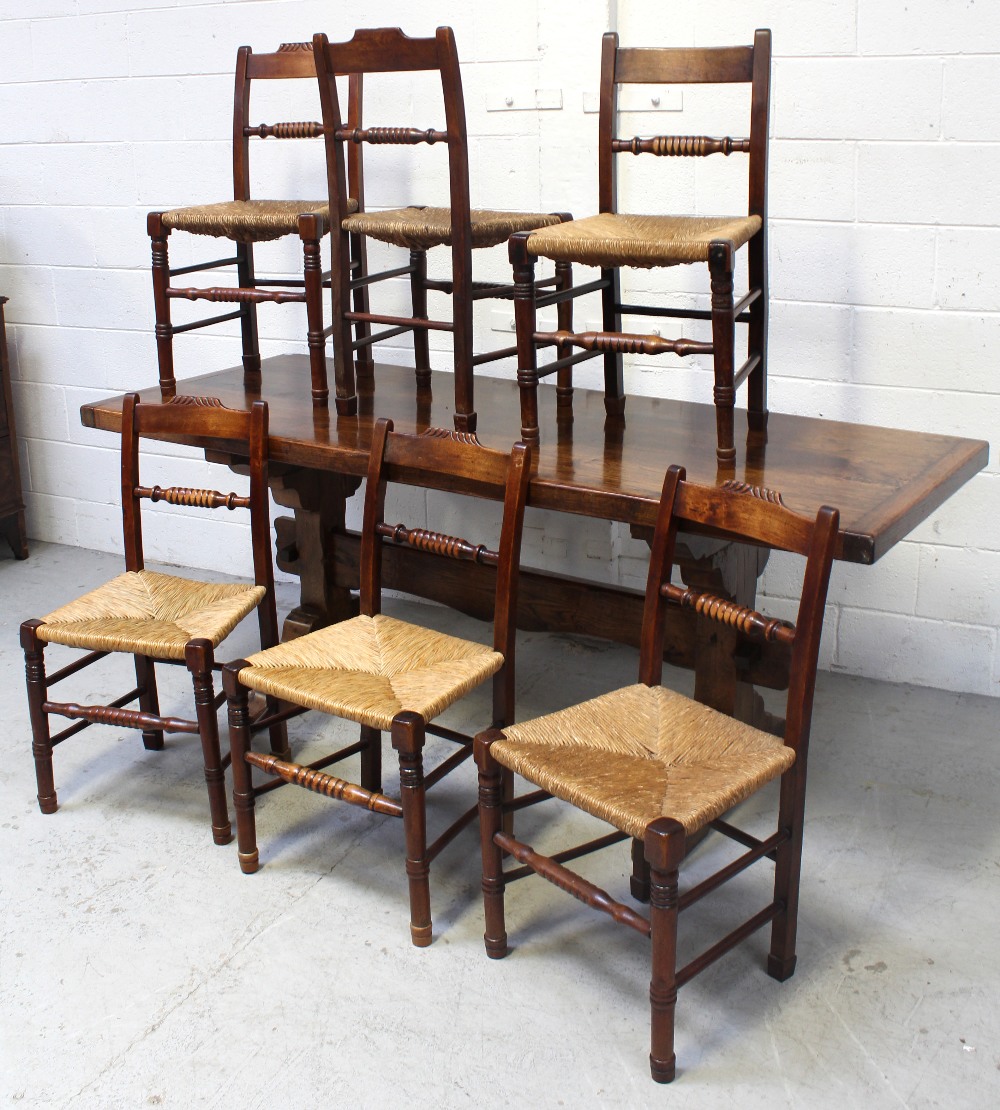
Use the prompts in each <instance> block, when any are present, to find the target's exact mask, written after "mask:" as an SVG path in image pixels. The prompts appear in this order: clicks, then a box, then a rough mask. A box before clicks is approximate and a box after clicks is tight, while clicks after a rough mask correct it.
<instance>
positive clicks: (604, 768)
mask: <svg viewBox="0 0 1000 1110" xmlns="http://www.w3.org/2000/svg"><path fill="white" fill-rule="evenodd" d="M838 520H839V517H838V514H837V512H836V511H835V510H834V509H830V508H827V507H824V508H822V509H820V510H819V512H818V513H817V515H816V518H815V520H811V519H808V518H806V517H802V516H799V515H797V514H795V513H792V512H790V511H789V510H788V509H786V508H785V507H784V506H783V505H781V504H779V503H775V502H769V501H766V500H763V499H760V498H759V497H758V496H755V494H754V493H753V492H752V491H746V492H731V491H728V490H724V489H714V488H713V489H706V488H704V487H700V486H696V485H692V484H689V483H687V482H685V481H684V472H683V471H682V470H681V469H680V468H678V467H671V469H670V470H669V471H668V472H667V475H666V478H665V481H664V485H663V495H662V500H661V502H660V509H659V516H658V520H657V524H656V530H655V534H654V540H653V546H652V553H651V557H650V565H649V577H648V580H647V586H646V601H645V609H644V612H643V630H642V640H641V649H640V664H639V681H638V683H637V684H636V685H634V686H627V687H624V688H622V689H618V690H614V691H612V692H611V693H607V694H602V695H600V696H598V697H596V698H593V699H591V700H590V701H586V702H584V703H582V704H580V705H575V706H572V707H571V708H568V709H564V710H562V711H560V712H556V713H552V714H549V715H548V716H544V717H539V718H537V719H535V720H532V721H525V722H523V723H521V724H516V725H511V726H508V727H506V728H504V729H502V730H492V731H489V732H486V733H481V734H480V735H479V736H477V737H476V749H475V756H476V763H477V765H478V767H479V775H480V777H479V783H480V792H479V806H480V831H481V841H482V854H483V897H484V902H485V910H486V933H485V941H486V951H487V954H488V955H489V956H491V957H493V958H494V959H499V958H501V957H503V956H506V955H507V951H508V947H507V933H506V926H505V920H504V900H505V888H506V886H507V885H509V884H510V883H511V882H513V881H514V880H517V879H520V878H522V877H524V876H526V875H531V874H538V875H541V876H542V877H544V878H546V879H548V880H549V881H550V882H552V883H554V884H555V885H556V886H559V887H561V888H562V889H563V890H566V891H568V892H569V893H570V894H573V895H574V896H575V897H576V898H578V899H579V900H580V901H581V902H584V903H585V904H587V905H588V906H592V907H593V908H595V909H598V910H601V911H603V912H604V913H606V914H608V915H610V916H611V917H612V918H613V919H614V920H615V921H617V922H618V923H620V924H622V925H625V926H627V927H628V928H629V929H632V930H634V931H636V932H638V933H639V934H640V935H642V936H644V937H647V938H649V940H650V942H651V948H652V980H651V983H650V990H649V997H650V1004H651V1013H652V1031H651V1051H650V1068H651V1071H652V1075H653V1078H654V1079H655V1080H657V1081H658V1082H661V1083H666V1082H669V1081H670V1080H671V1079H673V1078H674V1069H675V1059H674V1009H675V1004H676V1000H677V991H678V989H679V988H680V987H682V986H683V985H684V984H685V983H687V982H688V981H689V980H690V979H692V978H693V977H694V976H695V975H697V974H698V973H699V972H700V971H702V970H703V969H704V968H706V967H708V966H709V965H710V964H711V963H713V962H714V961H715V960H716V959H717V958H718V957H720V956H721V955H723V954H724V953H725V952H727V951H729V950H730V949H731V948H733V947H734V946H735V945H736V944H738V943H740V942H741V941H743V940H745V939H746V938H748V937H749V936H751V935H752V934H753V933H755V932H756V931H757V930H758V929H761V928H763V927H764V926H765V925H770V927H771V940H770V952H769V954H768V957H767V972H768V974H769V975H770V976H772V977H773V978H775V979H778V980H784V979H787V978H788V977H789V976H790V975H791V974H792V972H793V971H794V969H795V937H796V920H797V913H798V900H799V874H800V864H801V855H802V831H803V815H804V807H805V793H806V759H807V753H808V746H809V729H810V720H811V714H812V704H813V692H814V688H815V682H816V665H817V657H818V652H819V643H820V634H821V631H822V627H823V609H824V604H825V600H826V592H827V584H828V582H829V576H830V567H831V561H832V559H833V553H834V548H835V545H836V542H837V528H838ZM691 527H700V528H709V529H712V530H716V531H718V532H725V533H729V534H732V535H740V536H743V537H745V538H746V539H748V540H750V541H753V542H757V543H762V544H766V545H768V546H773V547H781V548H785V549H787V550H790V551H794V552H797V553H798V554H800V555H804V556H805V557H806V564H805V570H804V577H803V582H802V592H801V600H800V603H799V609H798V617H797V621H796V624H795V625H794V626H793V625H790V624H787V623H785V622H783V621H781V620H778V619H774V618H769V617H767V616H765V615H764V614H762V613H759V612H757V611H755V610H751V609H747V608H743V607H740V606H738V605H736V604H735V603H734V602H731V601H728V600H726V599H724V598H719V597H715V596H713V595H711V594H709V593H706V592H704V591H699V590H695V589H692V588H685V587H682V586H678V585H674V584H673V583H671V581H670V577H671V570H672V564H673V556H674V545H675V541H676V536H677V531H678V528H685V529H690V528H691ZM668 605H676V606H681V607H685V608H690V609H693V610H695V611H696V612H697V613H700V614H702V615H704V616H705V617H707V618H710V619H713V620H716V621H720V622H722V623H724V624H727V625H730V626H735V627H736V628H738V629H739V630H740V631H741V632H743V633H744V634H745V635H746V636H748V637H750V638H751V639H756V640H758V641H760V642H769V643H772V644H775V645H776V646H778V647H779V648H780V647H783V648H784V649H786V650H787V651H788V653H789V660H790V672H789V674H790V679H789V686H788V700H787V706H786V713H787V716H786V720H785V725H784V736H783V737H781V738H779V737H777V736H774V735H772V734H771V733H769V732H764V731H761V730H760V729H757V728H755V727H753V726H752V725H749V724H744V723H743V722H741V721H737V720H734V719H733V718H731V717H728V716H726V715H725V714H722V713H719V712H717V711H716V710H714V709H710V708H709V707H708V706H705V705H702V704H700V703H699V702H696V701H693V700H691V699H689V698H687V697H685V696H683V695H681V694H678V693H674V692H673V691H671V690H669V689H666V688H664V687H663V686H662V685H661V680H662V668H663V632H664V619H665V613H666V608H667V606H668ZM511 771H513V772H515V773H516V774H517V775H520V776H522V777H523V778H524V779H526V780H527V781H528V782H529V783H531V784H533V785H534V786H535V787H537V788H538V789H537V790H535V791H533V792H529V793H527V794H524V795H522V796H520V797H515V798H513V799H512V800H510V801H505V800H504V798H503V796H502V790H501V781H502V777H503V775H505V774H509V773H510V772H511ZM774 780H780V788H779V797H778V806H777V808H778V813H777V822H776V826H774V827H773V831H771V832H770V833H767V832H766V831H765V833H764V834H763V835H762V836H757V835H754V834H753V833H751V832H749V831H747V830H746V829H743V828H738V827H736V825H734V824H732V823H731V820H730V819H729V818H727V819H725V820H724V819H723V815H724V814H728V811H729V810H731V809H732V808H733V807H734V806H736V805H738V804H739V803H740V802H742V801H744V800H746V799H747V798H749V797H750V796H751V795H752V794H754V793H755V792H756V791H758V790H759V789H760V788H761V787H763V786H764V785H765V784H767V783H769V782H772V781H774ZM552 797H556V798H559V799H561V800H562V801H564V802H568V803H569V804H570V805H573V806H575V807H577V808H578V809H580V810H583V811H585V812H586V813H588V814H590V815H592V816H593V817H597V818H600V819H601V820H602V821H605V822H607V823H608V824H610V825H611V826H612V829H613V831H612V832H611V833H610V834H608V835H606V836H603V837H600V838H599V839H596V840H593V841H590V842H588V843H587V844H584V845H580V846H579V847H575V848H570V849H568V850H566V851H563V852H558V853H555V854H553V855H551V856H545V855H542V854H540V853H539V852H536V851H535V850H534V849H533V848H532V847H531V846H530V845H529V844H526V843H524V842H522V841H519V840H516V839H515V838H514V837H513V836H512V835H510V834H509V833H508V832H507V831H505V829H504V826H503V818H504V815H505V814H506V813H508V812H513V811H514V810H516V809H523V808H524V807H525V806H527V805H533V804H536V803H538V802H541V801H544V800H546V799H549V798H552ZM703 829H714V830H716V831H717V832H719V833H721V834H722V835H723V836H724V837H726V838H729V840H731V841H732V843H733V845H737V846H740V847H741V848H742V849H743V851H742V854H736V853H735V852H724V853H723V859H724V862H723V863H722V866H720V867H718V870H716V871H715V872H714V873H713V874H711V875H710V876H709V877H708V878H705V879H702V880H701V881H700V882H697V883H694V884H689V886H688V889H686V890H683V891H680V890H679V887H678V868H679V866H680V863H681V860H682V859H683V858H684V855H685V850H686V846H687V844H688V838H691V837H694V836H695V835H696V834H698V833H699V832H700V831H701V830H703ZM624 840H631V841H632V843H633V868H634V870H633V886H632V890H633V894H635V895H636V896H637V897H638V899H639V900H640V901H648V902H649V905H650V912H649V916H648V917H646V916H644V915H643V914H641V913H639V912H637V911H636V910H635V909H633V908H632V907H631V906H630V905H627V904H625V903H623V902H620V901H618V900H616V899H615V898H614V897H613V896H612V895H611V894H608V893H607V892H606V891H604V890H602V889H601V888H600V887H598V886H596V885H595V884H594V883H592V882H589V881H588V880H586V879H584V878H582V877H581V876H580V875H578V874H576V873H575V872H573V871H571V870H570V869H569V868H567V867H566V866H565V862H566V861H568V860H572V859H576V858H578V857H580V856H583V855H586V854H588V853H589V852H593V851H596V850H597V849H599V848H603V847H606V846H608V845H610V844H614V843H617V842H620V841H624ZM706 847H708V846H706ZM719 847H722V845H719ZM505 856H507V857H510V858H511V860H512V861H515V862H516V863H518V864H520V865H521V866H519V867H508V868H506V869H505V867H504V857H505ZM733 857H735V858H733ZM767 860H770V861H772V862H773V864H774V877H773V890H769V891H768V892H767V895H766V900H764V902H763V905H762V906H761V905H760V902H759V901H758V902H757V904H756V905H754V906H753V907H752V909H753V912H752V913H751V914H750V915H749V916H748V917H746V918H745V919H743V920H742V921H740V922H738V923H736V924H735V925H734V924H733V923H732V922H729V926H728V928H729V931H728V932H725V933H724V934H723V935H722V936H721V939H718V940H715V941H714V943H709V944H708V945H707V946H704V945H705V941H704V940H703V938H702V936H701V935H700V932H699V935H697V936H696V937H694V938H693V940H694V941H697V942H698V943H699V946H703V947H702V951H701V953H700V954H699V955H697V956H695V957H694V958H693V959H691V960H689V961H688V962H687V963H685V964H684V965H683V966H680V967H678V963H677V928H678V915H679V914H680V913H681V912H683V911H684V910H686V909H688V908H689V907H690V906H691V905H693V904H694V903H696V902H698V901H699V900H700V899H701V898H702V897H704V896H705V895H708V894H710V893H711V892H712V891H714V890H716V888H718V887H719V886H721V885H722V884H723V883H725V882H728V881H729V880H730V879H733V878H734V877H735V876H736V875H738V874H741V873H742V872H743V871H745V869H746V868H748V867H750V866H751V865H752V864H754V863H757V862H759V861H767ZM708 862H710V861H706V864H707V863H708ZM718 862H719V861H718V859H716V860H715V863H716V864H718ZM741 885H743V886H744V887H745V889H744V891H743V893H744V894H745V895H746V896H747V897H752V896H753V885H754V884H753V883H752V882H751V881H750V880H749V878H748V879H747V880H746V881H745V883H743V884H741ZM765 889H766V888H765ZM737 896H738V892H734V893H732V894H731V896H730V900H733V899H735V898H736V897H737ZM756 897H757V898H758V899H759V898H760V897H761V893H760V891H759V890H758V893H757V895H756ZM728 912H729V913H731V914H732V913H734V912H736V911H733V910H730V911H728ZM719 916H721V915H719ZM699 928H700V929H704V928H705V926H704V924H703V923H701V924H700V926H699ZM720 931H721V930H720Z"/></svg>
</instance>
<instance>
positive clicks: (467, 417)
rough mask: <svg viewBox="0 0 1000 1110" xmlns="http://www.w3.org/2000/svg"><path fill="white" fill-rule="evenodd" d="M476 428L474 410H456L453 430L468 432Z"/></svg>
mask: <svg viewBox="0 0 1000 1110" xmlns="http://www.w3.org/2000/svg"><path fill="white" fill-rule="evenodd" d="M475 430H476V413H474V412H456V413H455V431H456V432H469V433H470V434H471V433H472V432H474V431H475Z"/></svg>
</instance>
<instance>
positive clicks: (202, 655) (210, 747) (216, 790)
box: [184, 640, 233, 844]
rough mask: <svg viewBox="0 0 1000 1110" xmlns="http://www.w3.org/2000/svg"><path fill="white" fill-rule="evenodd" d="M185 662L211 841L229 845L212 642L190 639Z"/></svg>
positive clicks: (230, 833)
mask: <svg viewBox="0 0 1000 1110" xmlns="http://www.w3.org/2000/svg"><path fill="white" fill-rule="evenodd" d="M184 661H185V662H186V663H187V668H188V670H189V671H190V672H191V681H192V683H193V684H194V705H195V711H196V713H197V719H198V735H199V737H200V738H201V753H202V759H203V760H204V763H205V785H206V786H207V787H208V806H209V810H210V812H211V814H212V839H213V840H214V841H215V843H216V844H228V843H229V842H230V841H231V840H232V839H233V827H232V825H231V824H230V823H229V809H228V806H227V805H226V772H225V771H224V770H223V767H222V752H221V751H220V750H219V716H218V713H217V711H216V708H215V684H214V683H213V681H212V665H213V663H214V662H215V658H214V650H213V648H212V642H211V640H190V641H189V642H188V644H187V647H186V648H185V649H184Z"/></svg>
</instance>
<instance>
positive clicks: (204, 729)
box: [21, 393, 288, 844]
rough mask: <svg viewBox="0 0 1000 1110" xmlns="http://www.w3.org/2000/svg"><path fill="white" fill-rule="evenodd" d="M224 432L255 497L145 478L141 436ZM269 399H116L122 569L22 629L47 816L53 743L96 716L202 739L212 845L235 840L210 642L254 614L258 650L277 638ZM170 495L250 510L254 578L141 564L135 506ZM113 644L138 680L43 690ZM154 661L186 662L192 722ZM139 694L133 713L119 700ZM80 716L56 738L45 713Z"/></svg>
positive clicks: (51, 808) (275, 738) (278, 740)
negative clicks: (171, 710) (244, 456)
mask: <svg viewBox="0 0 1000 1110" xmlns="http://www.w3.org/2000/svg"><path fill="white" fill-rule="evenodd" d="M182 434H183V435H184V436H185V437H186V438H188V439H189V440H190V439H197V437H199V436H204V437H210V438H212V439H213V440H218V439H220V438H224V439H225V440H229V441H232V443H233V444H234V445H243V444H246V445H247V450H248V454H249V464H250V493H249V495H248V496H240V495H238V494H236V493H229V494H222V493H218V492H216V491H215V490H204V489H191V488H188V487H184V486H169V487H167V488H161V487H160V486H158V485H154V486H144V485H142V484H141V482H140V479H139V437H140V436H151V437H157V436H159V437H161V438H167V439H178V438H179V437H180V436H181V435H182ZM267 470H268V467H267V405H266V404H265V403H264V402H263V401H257V402H255V403H254V405H253V408H252V410H251V411H250V412H236V411H234V410H232V409H227V408H225V407H224V406H223V404H222V402H221V401H218V400H216V399H215V398H214V397H192V396H179V397H173V398H171V399H170V400H169V401H167V402H166V403H164V404H160V405H156V404H148V403H142V404H140V403H139V397H138V394H135V393H132V394H129V395H127V396H126V397H125V400H124V404H123V406H122V466H121V475H122V484H121V488H122V516H123V521H124V529H125V573H124V574H120V575H118V577H117V578H113V579H112V580H111V581H110V582H107V583H105V584H104V585H103V586H99V587H98V588H97V589H96V590H91V591H90V592H89V593H86V594H84V595H83V596H82V597H79V598H77V599H76V600H75V601H71V602H69V603H68V604H67V605H62V606H60V607H59V608H58V609H56V610H55V611H54V612H52V613H49V615H48V616H47V617H43V618H42V619H41V620H28V621H25V622H24V623H23V624H22V625H21V647H22V648H23V649H24V662H25V676H26V679H27V686H28V708H29V712H30V717H31V735H32V743H31V748H32V752H33V754H34V757H35V775H36V777H37V780H38V805H39V807H40V809H41V811H42V813H55V811H56V809H57V808H58V806H57V799H56V789H55V780H54V778H53V771H52V749H53V748H54V747H56V745H58V744H61V743H62V742H63V741H64V740H68V739H69V737H71V736H75V735H76V733H78V732H80V731H81V730H82V729H85V728H87V727H88V726H90V725H92V724H107V725H116V726H119V727H125V728H137V729H140V730H141V731H142V740H143V744H144V745H145V746H146V748H147V749H150V750H152V751H160V750H161V749H162V748H163V734H164V733H165V732H171V733H173V732H180V733H190V734H192V735H196V736H198V737H199V738H200V740H201V748H202V757H203V759H204V763H205V781H206V783H207V785H208V801H209V807H210V810H211V816H212V836H213V838H214V839H215V842H216V844H228V843H229V841H230V840H232V828H231V826H230V823H229V813H228V809H227V806H226V791H225V767H226V764H227V763H228V762H229V760H228V757H226V758H223V757H222V755H221V753H220V750H219V730H218V721H217V712H218V708H219V706H220V705H221V704H222V701H223V697H224V695H222V694H219V695H216V693H215V691H214V683H213V678H212V671H213V669H214V670H218V669H220V668H219V665H218V664H217V663H216V662H215V650H216V649H217V648H218V646H219V644H220V643H221V642H222V641H223V640H224V639H225V638H226V636H228V635H229V633H230V632H231V631H232V630H233V629H234V628H235V627H236V625H237V624H238V623H239V622H240V621H241V620H242V619H243V618H244V617H245V616H247V615H248V614H250V613H252V612H253V611H254V610H255V609H256V610H257V620H258V623H259V625H260V641H261V645H262V646H263V647H269V646H271V645H272V644H274V643H276V642H277V637H278V623H277V618H276V615H275V606H274V579H273V572H272V568H271V538H270V523H269V513H268V498H267ZM143 500H149V501H153V502H156V501H165V502H166V503H167V504H169V505H187V506H193V507H197V508H203V509H222V508H225V509H230V510H232V509H237V508H243V509H249V510H250V538H251V542H252V544H253V563H254V582H255V584H254V585H250V584H244V583H221V582H200V581H196V580H192V579H188V578H181V577H179V576H177V575H173V574H161V573H160V572H158V571H151V570H146V569H145V564H144V561H143V550H142V520H141V517H140V502H142V501H143ZM46 644H63V645H66V646H68V647H74V648H82V649H83V650H84V651H86V652H87V654H86V655H84V656H83V657H82V658H80V659H77V660H76V661H75V662H72V663H70V664H68V665H67V666H65V667H63V668H62V669H61V670H59V671H57V672H56V673H55V674H52V675H47V674H46V672H45V657H44V652H45V646H46ZM111 652H127V653H129V654H132V655H134V656H135V674H136V687H135V689H133V690H130V691H129V692H128V693H126V694H123V695H122V696H121V697H120V698H116V699H115V700H114V701H113V702H111V704H110V705H80V704H78V703H77V702H57V701H52V700H51V699H50V694H49V691H50V690H51V689H52V687H53V686H55V685H56V683H57V682H61V681H62V680H63V679H65V678H69V676H70V675H74V674H76V673H77V672H78V671H81V670H83V669H84V668H85V667H88V666H90V665H91V664H93V663H96V662H97V661H98V660H100V659H103V658H104V657H105V656H106V655H109V654H110V653H111ZM154 663H171V664H180V665H182V666H184V665H186V666H187V669H188V670H189V671H190V672H191V680H192V682H193V684H194V702H195V711H196V719H194V720H189V719H186V718H180V717H167V716H163V715H162V714H161V713H160V705H159V698H158V695H157V689H156V673H155V667H154ZM136 700H138V702H139V709H125V708H123V707H124V706H125V705H127V704H128V703H129V702H133V701H136ZM53 715H55V716H60V717H68V718H69V719H71V720H75V721H77V723H76V724H74V725H70V726H69V727H68V728H66V729H64V730H63V731H62V732H60V733H58V734H57V735H56V736H52V735H51V733H50V728H49V717H50V716H53ZM270 735H271V744H272V748H273V750H274V751H277V752H282V753H284V754H287V750H288V745H287V741H286V739H285V731H284V727H283V726H281V725H278V726H275V727H274V728H273V729H272V730H271V734H270Z"/></svg>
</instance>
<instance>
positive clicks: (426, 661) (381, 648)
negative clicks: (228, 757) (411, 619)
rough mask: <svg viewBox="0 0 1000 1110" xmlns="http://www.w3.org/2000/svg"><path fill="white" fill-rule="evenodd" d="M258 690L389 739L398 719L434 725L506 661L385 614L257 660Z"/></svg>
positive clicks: (248, 681)
mask: <svg viewBox="0 0 1000 1110" xmlns="http://www.w3.org/2000/svg"><path fill="white" fill-rule="evenodd" d="M247 663H248V664H249V666H246V667H244V668H243V669H242V670H241V671H240V672H239V679H240V682H242V683H243V685H244V686H246V687H248V688H249V689H251V690H257V691H259V692H260V693H263V694H271V695H273V696H274V697H276V698H283V699H285V700H287V701H292V702H295V703H296V705H301V706H304V707H306V708H308V709H319V710H322V711H323V712H324V713H333V714H335V715H336V716H338V717H346V718H347V719H348V720H351V721H357V722H358V724H361V725H368V726H369V727H370V728H377V729H382V730H384V731H386V732H388V731H389V730H390V729H391V728H392V720H393V718H394V717H395V716H396V714H397V713H401V712H412V713H419V714H420V716H421V717H423V718H424V720H425V721H430V720H433V719H434V718H435V717H436V716H438V714H440V713H442V712H443V711H444V710H445V709H447V708H448V706H449V705H451V704H452V703H453V702H455V701H457V700H458V699H459V698H460V697H462V696H463V694H467V693H468V692H469V691H470V690H471V689H473V688H474V687H476V686H478V685H479V684H480V683H481V682H484V681H485V680H486V679H487V678H490V677H492V676H493V675H494V674H496V673H497V671H499V670H500V668H501V667H502V666H503V656H502V655H501V654H500V652H498V651H492V650H491V649H490V648H488V647H485V646H483V645H482V644H477V643H474V642H473V641H470V640H462V639H459V638H458V637H457V636H446V635H444V634H442V633H440V632H434V631H433V630H432V629H429V628H421V627H420V626H419V625H415V624H408V623H407V622H406V621H401V620H396V619H395V618H394V617H387V616H385V615H384V614H382V613H378V614H376V615H375V616H374V617H368V616H358V617H353V618H352V619H350V620H346V621H342V622H340V623H339V624H333V625H330V626H328V627H327V628H321V629H319V630H318V631H317V632H311V633H309V634H308V635H307V636H300V637H298V638H297V639H295V640H290V641H289V642H288V643H284V644H279V645H278V646H277V647H273V648H270V649H269V650H267V651H262V652H259V653H258V654H256V655H251V656H250V657H249V658H248V659H247Z"/></svg>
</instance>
